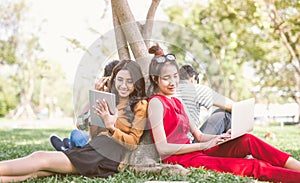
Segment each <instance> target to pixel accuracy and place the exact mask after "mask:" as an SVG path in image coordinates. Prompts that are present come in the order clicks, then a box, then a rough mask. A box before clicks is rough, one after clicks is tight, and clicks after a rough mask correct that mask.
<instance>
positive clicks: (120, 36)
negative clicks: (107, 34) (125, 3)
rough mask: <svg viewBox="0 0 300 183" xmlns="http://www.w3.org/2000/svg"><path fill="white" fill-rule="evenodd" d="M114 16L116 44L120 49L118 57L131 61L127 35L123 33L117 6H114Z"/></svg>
mask: <svg viewBox="0 0 300 183" xmlns="http://www.w3.org/2000/svg"><path fill="white" fill-rule="evenodd" d="M112 16H113V24H114V31H115V37H116V44H117V48H118V55H119V58H120V59H121V60H123V59H126V60H127V59H130V53H129V49H128V44H127V40H126V38H125V35H124V33H123V31H122V28H121V25H120V22H119V19H118V17H117V15H116V6H115V5H114V4H112Z"/></svg>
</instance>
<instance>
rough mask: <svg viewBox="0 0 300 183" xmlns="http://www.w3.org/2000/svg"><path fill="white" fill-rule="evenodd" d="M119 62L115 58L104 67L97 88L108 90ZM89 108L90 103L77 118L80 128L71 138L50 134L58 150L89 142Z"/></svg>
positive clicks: (71, 134) (53, 144)
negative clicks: (108, 84)
mask: <svg viewBox="0 0 300 183" xmlns="http://www.w3.org/2000/svg"><path fill="white" fill-rule="evenodd" d="M119 62H120V61H119V60H113V61H111V62H109V63H108V64H107V65H106V66H105V67H104V73H103V77H102V78H101V79H99V80H98V81H97V82H96V83H95V89H96V90H100V91H107V90H108V88H107V83H108V82H109V78H110V76H111V74H112V71H113V69H114V67H115V66H116V65H117V64H118V63H119ZM89 110H90V109H89V104H87V105H86V106H85V108H84V109H83V112H82V114H81V115H79V117H78V118H77V122H76V123H77V124H76V126H77V128H78V129H74V130H72V131H71V133H70V138H64V139H63V140H61V138H59V137H58V136H57V135H51V136H50V143H51V145H52V146H53V147H54V148H55V149H56V150H57V151H66V150H67V149H70V148H73V147H82V146H84V145H86V144H87V142H88V141H89V139H90V136H89V134H88V133H87V132H86V131H85V130H87V128H88V123H89V119H90V118H89V117H90V113H89Z"/></svg>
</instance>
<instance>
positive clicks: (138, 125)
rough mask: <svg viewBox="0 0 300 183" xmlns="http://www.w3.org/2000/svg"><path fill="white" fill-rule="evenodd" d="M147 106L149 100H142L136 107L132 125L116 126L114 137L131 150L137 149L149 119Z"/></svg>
mask: <svg viewBox="0 0 300 183" xmlns="http://www.w3.org/2000/svg"><path fill="white" fill-rule="evenodd" d="M147 106H148V102H147V101H146V100H142V101H140V102H138V103H137V104H136V105H135V107H134V120H133V121H132V126H131V127H130V126H127V125H126V126H125V125H122V127H121V128H119V129H118V128H116V130H115V131H114V133H113V134H112V137H113V138H114V139H116V140H117V141H119V142H120V143H121V144H122V145H124V146H125V147H127V148H128V149H130V150H133V149H136V148H137V145H138V143H139V141H140V138H141V136H142V135H143V132H144V129H145V125H146V121H147V119H146V118H147Z"/></svg>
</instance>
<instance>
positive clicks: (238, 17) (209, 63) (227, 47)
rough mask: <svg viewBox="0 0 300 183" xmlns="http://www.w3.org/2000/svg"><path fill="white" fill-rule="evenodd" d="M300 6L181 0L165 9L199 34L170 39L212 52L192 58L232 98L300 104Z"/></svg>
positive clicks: (234, 0) (269, 1)
mask: <svg viewBox="0 0 300 183" xmlns="http://www.w3.org/2000/svg"><path fill="white" fill-rule="evenodd" d="M299 11H300V3H299V1H294V0H287V1H272V0H265V1H261V0H254V1H253V0H245V1H238V0H210V1H182V3H181V4H178V6H172V7H169V8H168V9H167V10H166V12H167V14H168V15H169V17H170V20H171V21H172V22H175V23H177V24H180V25H182V26H184V27H186V28H189V29H191V30H192V31H193V33H194V36H195V37H190V38H189V39H187V38H186V35H185V32H180V31H178V30H177V32H171V33H170V32H169V33H168V35H172V36H169V37H168V38H167V39H168V40H172V39H173V40H174V39H175V40H180V41H179V42H180V44H179V45H178V46H180V45H185V47H189V48H191V49H190V50H188V51H189V52H191V53H199V54H198V55H209V56H206V57H203V58H194V60H191V61H189V62H190V64H192V65H193V66H194V67H196V68H198V71H199V72H202V74H204V75H205V77H204V79H206V80H208V81H209V82H210V86H211V87H212V88H214V89H216V90H217V91H219V92H222V93H223V94H225V95H227V96H229V97H231V98H233V99H236V100H240V99H243V98H247V97H249V96H250V95H253V94H254V95H255V96H256V98H257V99H259V101H260V102H268V101H269V102H288V101H289V102H291V101H293V102H297V103H298V104H300V81H299V80H300V50H299V49H300V44H299V39H300V31H299V29H300V24H299V22H300V12H299ZM199 40H200V41H201V42H200V43H199ZM170 49H171V50H172V49H173V51H174V52H175V53H176V52H177V51H180V50H176V49H175V48H172V47H171V48H170ZM181 51H182V50H181ZM183 60H184V58H183ZM213 61H216V62H213ZM199 62H201V63H200V64H201V65H202V67H201V68H204V70H201V69H200V68H199ZM216 63H217V64H216ZM203 72H204V73H203ZM249 91H251V92H253V93H252V94H251V93H250V92H249Z"/></svg>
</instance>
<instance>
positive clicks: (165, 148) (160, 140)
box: [148, 98, 216, 155]
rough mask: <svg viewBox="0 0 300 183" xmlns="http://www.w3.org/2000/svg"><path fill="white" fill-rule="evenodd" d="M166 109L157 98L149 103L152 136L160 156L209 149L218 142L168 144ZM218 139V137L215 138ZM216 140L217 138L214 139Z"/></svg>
mask: <svg viewBox="0 0 300 183" xmlns="http://www.w3.org/2000/svg"><path fill="white" fill-rule="evenodd" d="M163 111H164V108H163V105H162V103H161V101H160V100H159V99H157V98H153V99H151V100H150V102H149V107H148V118H149V121H150V124H151V128H152V134H153V138H154V141H155V146H156V148H157V151H158V152H159V154H160V155H174V154H185V153H189V152H194V151H199V150H203V149H207V148H208V147H209V145H211V143H214V144H215V143H216V142H210V141H208V142H203V143H194V144H172V143H168V142H167V138H166V133H165V131H164V126H163V114H164V112H163ZM194 132H195V133H197V134H198V133H199V134H200V131H197V130H196V131H194ZM215 137H216V136H215ZM213 139H216V138H213Z"/></svg>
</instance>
